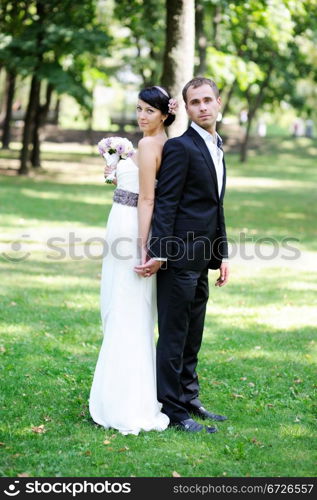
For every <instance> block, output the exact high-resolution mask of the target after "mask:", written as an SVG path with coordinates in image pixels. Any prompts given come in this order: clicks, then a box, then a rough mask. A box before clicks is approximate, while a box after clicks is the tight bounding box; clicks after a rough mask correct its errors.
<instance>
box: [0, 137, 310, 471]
mask: <svg viewBox="0 0 317 500" xmlns="http://www.w3.org/2000/svg"><path fill="white" fill-rule="evenodd" d="M49 148H50V146H48V145H45V149H46V150H45V152H44V167H45V169H46V170H45V171H40V172H39V174H38V176H37V177H34V178H20V177H15V176H8V175H1V176H0V207H1V220H0V225H1V240H0V245H1V248H0V253H1V252H2V253H1V256H0V269H1V281H0V293H1V311H0V320H1V324H0V332H1V343H0V355H1V359H2V363H1V370H2V380H4V383H3V389H2V391H1V398H2V404H1V406H2V413H3V416H2V418H1V423H0V429H1V436H0V441H1V447H0V448H1V456H2V458H1V463H0V474H1V475H3V476H17V475H19V474H28V475H29V476H91V477H93V476H98V477H99V476H106V477H107V476H112V477H118V476H122V477H127V476H131V475H132V476H154V477H155V476H157V477H161V476H172V475H173V473H174V472H177V473H178V474H180V475H181V476H184V477H186V476H187V477H190V476H194V477H195V476H196V477H201V476H209V477H210V476H227V477H237V476H315V475H316V474H315V473H316V464H317V457H316V452H315V450H316V402H315V401H316V400H315V399H314V397H315V396H314V393H315V392H316V376H315V370H314V368H313V367H314V362H315V361H316V346H317V344H316V335H315V331H316V323H317V321H316V319H317V318H316V305H317V304H316V302H317V300H316V289H317V279H316V278H317V273H316V265H315V263H316V257H317V247H316V241H317V239H316V222H315V221H316V215H317V214H316V187H315V186H316V180H317V179H316V167H315V158H314V157H316V151H317V143H316V142H313V141H308V140H307V139H298V140H297V141H296V143H295V142H294V141H293V140H290V139H280V138H279V139H278V140H277V139H270V140H267V141H266V142H264V143H263V145H262V146H261V148H260V149H259V150H258V151H257V152H254V151H251V154H250V161H249V163H247V164H246V165H241V164H239V163H238V159H237V157H236V156H235V155H228V157H227V164H228V192H227V196H226V216H227V228H228V235H229V237H230V241H231V247H232V251H233V250H234V251H235V254H236V255H233V257H232V262H231V281H230V284H228V286H226V287H224V288H222V289H219V288H215V287H214V286H213V283H214V281H215V280H216V278H217V272H212V273H210V299H209V304H208V311H207V318H206V328H205V334H204V341H203V346H202V349H201V353H200V362H199V367H198V371H199V374H200V382H201V398H202V400H203V402H204V404H205V406H206V407H207V408H210V409H211V410H212V411H215V412H219V413H222V414H225V415H227V416H228V417H229V419H228V420H227V421H226V422H223V423H219V424H218V428H219V432H218V433H216V434H213V435H207V434H199V435H187V434H185V433H181V432H177V431H175V430H173V429H168V430H166V431H165V432H161V433H157V432H149V433H141V434H140V435H139V436H137V437H136V436H122V435H120V434H119V433H118V432H116V431H113V430H105V429H103V428H101V427H99V426H97V425H95V424H94V423H93V422H92V420H91V418H90V416H89V411H88V396H89V390H90V386H91V382H92V376H93V372H94V368H95V363H96V360H97V356H98V352H99V348H100V345H101V341H102V338H101V325H100V318H99V283H100V268H101V250H102V244H101V239H102V237H103V235H104V228H105V221H106V217H107V213H108V211H109V209H110V207H111V196H112V188H111V187H109V186H106V185H105V184H104V183H103V177H102V165H101V164H100V160H99V158H97V157H96V155H94V154H91V152H90V151H89V150H87V148H86V149H85V150H84V149H83V148H80V147H79V146H78V147H77V146H76V148H75V149H74V150H71V149H69V148H68V150H67V151H66V152H65V150H64V151H63V146H61V145H59V146H58V148H60V149H59V150H58V149H56V147H55V150H54V154H52V151H51V150H49ZM15 157H16V153H15V152H13V153H9V154H8V153H1V155H0V167H2V168H4V167H7V166H11V167H12V168H15V166H16V160H15V159H14V158H15ZM71 233H73V235H74V236H76V237H78V241H75V242H74V241H71V240H72V236H71ZM241 233H242V234H243V235H247V237H248V238H249V241H248V242H247V244H246V246H245V252H246V253H247V258H243V256H242V255H241V252H240V253H237V249H238V248H240V249H241V247H239V245H238V243H239V239H240V242H241V241H242V240H243V238H244V236H243V237H241ZM264 237H265V238H274V241H275V243H272V240H266V241H264V240H259V238H260V239H261V238H264ZM52 238H53V239H54V238H55V239H54V240H52ZM56 238H61V239H60V240H56ZM285 238H296V239H297V240H299V241H292V242H291V243H289V244H290V245H292V246H293V247H294V248H296V252H297V253H298V252H299V251H300V257H299V258H297V259H295V260H294V259H293V260H289V259H288V258H289V257H292V256H296V255H297V253H296V252H295V251H294V250H292V251H290V250H289V249H287V247H285ZM57 241H58V245H59V247H58V248H59V250H58V251H57V250H56V245H57V243H56V242H57ZM53 242H54V245H55V247H52V244H53ZM283 242H284V243H283ZM242 244H243V241H242ZM254 244H255V245H256V246H255V247H254ZM48 245H50V246H48ZM283 245H284V246H283ZM255 248H257V249H258V251H257V253H256V254H255V253H254V252H255V250H254V249H255ZM272 249H273V250H274V252H275V253H276V251H278V255H276V256H275V257H274V258H272V259H269V258H266V259H265V258H264V259H263V258H262V259H261V258H260V257H261V255H264V256H265V255H266V256H267V255H272ZM26 255H28V256H27V258H25V259H24V260H23V257H24V256H26ZM287 257H288V258H287ZM13 259H17V261H14V260H13ZM136 390H137V389H136ZM43 426H44V427H43Z"/></svg>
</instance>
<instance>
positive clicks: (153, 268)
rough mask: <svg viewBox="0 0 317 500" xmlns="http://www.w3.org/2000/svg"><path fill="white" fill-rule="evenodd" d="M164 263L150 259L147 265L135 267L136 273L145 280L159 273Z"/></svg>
mask: <svg viewBox="0 0 317 500" xmlns="http://www.w3.org/2000/svg"><path fill="white" fill-rule="evenodd" d="M163 263H164V262H162V261H159V260H155V259H150V260H148V261H147V262H146V263H145V264H141V265H140V266H135V268H134V271H135V272H136V273H137V274H139V275H140V276H143V277H144V278H149V277H150V276H152V275H153V274H155V273H157V271H158V270H159V269H160V267H161V266H162V264H163Z"/></svg>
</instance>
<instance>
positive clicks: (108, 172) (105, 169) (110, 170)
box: [103, 165, 113, 178]
mask: <svg viewBox="0 0 317 500" xmlns="http://www.w3.org/2000/svg"><path fill="white" fill-rule="evenodd" d="M112 171H113V168H111V167H108V165H106V166H105V168H104V171H103V174H104V177H105V178H106V177H107V176H108V175H110V174H111V173H112Z"/></svg>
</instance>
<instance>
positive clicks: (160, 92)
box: [139, 87, 175, 127]
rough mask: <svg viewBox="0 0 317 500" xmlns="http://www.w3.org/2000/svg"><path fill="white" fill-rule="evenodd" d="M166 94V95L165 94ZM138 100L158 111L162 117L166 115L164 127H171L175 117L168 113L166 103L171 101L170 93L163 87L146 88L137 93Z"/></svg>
mask: <svg viewBox="0 0 317 500" xmlns="http://www.w3.org/2000/svg"><path fill="white" fill-rule="evenodd" d="M164 92H166V95H165V93H164ZM139 99H141V100H142V101H144V102H147V103H148V104H150V106H153V108H156V109H159V110H160V111H161V113H163V115H167V118H166V119H165V120H164V127H168V126H169V125H172V123H173V121H174V120H175V115H173V114H172V113H169V112H168V102H169V100H170V99H171V96H170V93H169V92H168V91H167V90H166V89H165V88H164V87H147V88H145V89H142V90H141V91H140V92H139Z"/></svg>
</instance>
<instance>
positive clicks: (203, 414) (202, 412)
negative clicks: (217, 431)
mask: <svg viewBox="0 0 317 500" xmlns="http://www.w3.org/2000/svg"><path fill="white" fill-rule="evenodd" d="M189 411H190V413H193V414H194V415H196V416H197V417H200V418H203V419H206V418H209V419H210V420H216V421H217V422H223V421H224V420H228V417H225V416H224V415H217V414H216V413H211V411H208V410H206V408H204V407H203V406H200V407H199V408H196V407H194V406H192V407H191V409H190V410H189Z"/></svg>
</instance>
